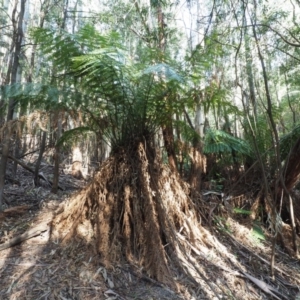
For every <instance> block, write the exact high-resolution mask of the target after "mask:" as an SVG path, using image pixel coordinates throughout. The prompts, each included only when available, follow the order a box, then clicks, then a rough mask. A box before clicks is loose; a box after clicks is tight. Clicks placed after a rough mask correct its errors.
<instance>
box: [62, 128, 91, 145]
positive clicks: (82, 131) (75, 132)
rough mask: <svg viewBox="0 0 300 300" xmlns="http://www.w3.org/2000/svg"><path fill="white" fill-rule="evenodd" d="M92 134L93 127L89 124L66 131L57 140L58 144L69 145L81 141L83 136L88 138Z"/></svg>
mask: <svg viewBox="0 0 300 300" xmlns="http://www.w3.org/2000/svg"><path fill="white" fill-rule="evenodd" d="M90 134H91V128H90V127H87V126H80V127H76V128H74V129H70V130H68V131H65V132H64V133H63V134H62V136H61V137H60V139H59V140H58V141H57V143H56V145H57V146H68V145H70V144H73V143H76V142H80V141H81V140H82V138H83V137H84V138H87V136H88V135H90Z"/></svg>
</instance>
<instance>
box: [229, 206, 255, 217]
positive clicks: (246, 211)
mask: <svg viewBox="0 0 300 300" xmlns="http://www.w3.org/2000/svg"><path fill="white" fill-rule="evenodd" d="M233 211H234V212H235V213H236V214H242V215H248V216H249V215H250V214H251V211H250V210H246V209H241V208H237V207H236V208H234V209H233Z"/></svg>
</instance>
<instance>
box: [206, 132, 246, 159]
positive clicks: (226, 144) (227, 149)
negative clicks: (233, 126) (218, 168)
mask: <svg viewBox="0 0 300 300" xmlns="http://www.w3.org/2000/svg"><path fill="white" fill-rule="evenodd" d="M232 151H236V152H237V153H239V154H243V155H249V154H250V153H251V148H250V145H249V144H248V143H247V142H246V141H244V140H242V139H239V138H236V137H234V136H232V135H231V134H228V133H227V132H225V131H222V130H213V129H209V130H208V131H207V133H206V135H205V141H204V153H206V154H220V153H232Z"/></svg>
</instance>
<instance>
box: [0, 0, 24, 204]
mask: <svg viewBox="0 0 300 300" xmlns="http://www.w3.org/2000/svg"><path fill="white" fill-rule="evenodd" d="M25 3H26V0H22V1H20V2H19V1H17V0H16V1H15V2H14V6H13V9H12V16H11V22H12V24H11V25H12V28H13V34H12V38H11V45H10V53H9V59H8V68H7V72H6V78H5V84H15V83H17V82H18V81H19V80H20V73H21V69H20V57H21V47H22V43H23V19H24V14H25ZM18 9H19V10H18ZM15 106H16V100H15V99H14V98H10V100H9V102H8V107H7V117H6V122H7V125H4V126H6V134H5V135H4V136H3V139H2V153H1V160H0V210H1V209H2V204H3V198H4V180H5V174H6V165H7V159H8V154H9V150H10V140H11V135H12V133H13V132H12V128H11V124H10V123H9V122H10V121H11V120H12V119H13V114H14V111H15ZM2 130H3V129H2Z"/></svg>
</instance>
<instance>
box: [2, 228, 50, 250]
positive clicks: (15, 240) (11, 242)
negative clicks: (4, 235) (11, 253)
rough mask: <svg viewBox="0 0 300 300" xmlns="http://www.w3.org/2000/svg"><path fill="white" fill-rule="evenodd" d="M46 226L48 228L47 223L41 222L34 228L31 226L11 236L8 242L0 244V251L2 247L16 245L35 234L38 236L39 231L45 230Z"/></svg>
mask: <svg viewBox="0 0 300 300" xmlns="http://www.w3.org/2000/svg"><path fill="white" fill-rule="evenodd" d="M48 228H49V225H48V224H47V223H43V224H41V225H39V226H37V227H35V228H32V229H30V230H28V231H26V232H25V233H23V234H21V235H19V236H16V237H14V238H12V239H11V240H9V241H8V242H6V243H4V244H1V245H0V251H2V250H4V249H7V248H10V247H14V246H16V245H18V244H21V243H22V242H24V241H26V240H28V239H31V238H33V237H35V236H38V235H40V234H41V233H43V232H45V231H47V230H48Z"/></svg>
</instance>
